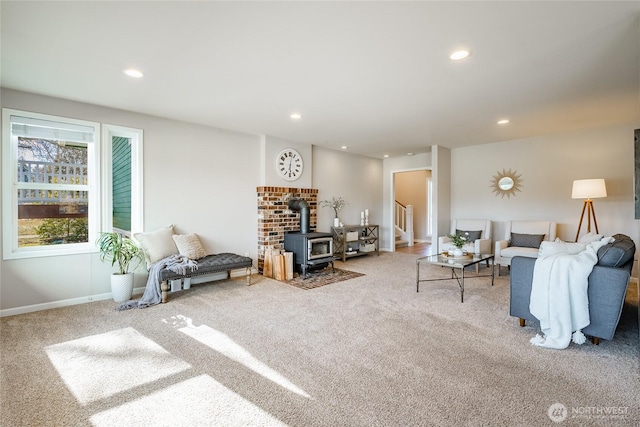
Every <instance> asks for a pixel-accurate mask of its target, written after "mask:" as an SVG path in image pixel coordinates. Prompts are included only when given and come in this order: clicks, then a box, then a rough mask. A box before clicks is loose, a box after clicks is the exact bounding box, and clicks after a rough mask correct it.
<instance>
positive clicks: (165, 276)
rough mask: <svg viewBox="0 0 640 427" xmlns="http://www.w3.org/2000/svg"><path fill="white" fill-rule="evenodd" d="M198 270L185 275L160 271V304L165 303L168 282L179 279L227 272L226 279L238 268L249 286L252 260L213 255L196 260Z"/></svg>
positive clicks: (225, 254) (227, 255) (164, 270)
mask: <svg viewBox="0 0 640 427" xmlns="http://www.w3.org/2000/svg"><path fill="white" fill-rule="evenodd" d="M197 262H198V268H197V269H195V270H193V271H189V270H188V271H187V272H186V274H180V273H176V272H174V271H171V270H169V269H167V268H164V269H162V270H160V282H161V285H160V289H161V291H162V302H166V301H167V293H168V291H169V284H168V282H170V281H174V280H181V279H190V278H192V277H198V276H205V275H208V274H213V273H220V272H223V271H226V272H227V277H230V275H231V270H237V269H240V268H245V269H246V275H247V285H250V284H251V267H252V266H253V262H252V259H251V258H249V257H247V256H241V255H237V254H232V253H221V254H214V255H207V256H205V257H204V258H200V259H199V260H197Z"/></svg>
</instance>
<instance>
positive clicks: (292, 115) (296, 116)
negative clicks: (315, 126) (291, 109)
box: [289, 113, 302, 120]
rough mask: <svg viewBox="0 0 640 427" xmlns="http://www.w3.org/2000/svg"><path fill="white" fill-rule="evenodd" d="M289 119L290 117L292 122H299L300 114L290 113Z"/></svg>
mask: <svg viewBox="0 0 640 427" xmlns="http://www.w3.org/2000/svg"><path fill="white" fill-rule="evenodd" d="M289 117H291V118H292V119H293V120H300V119H301V118H302V114H300V113H291V115H290V116H289Z"/></svg>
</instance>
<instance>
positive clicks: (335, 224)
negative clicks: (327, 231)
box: [333, 217, 340, 227]
mask: <svg viewBox="0 0 640 427" xmlns="http://www.w3.org/2000/svg"><path fill="white" fill-rule="evenodd" d="M333 226H334V227H340V218H338V217H335V218H333Z"/></svg>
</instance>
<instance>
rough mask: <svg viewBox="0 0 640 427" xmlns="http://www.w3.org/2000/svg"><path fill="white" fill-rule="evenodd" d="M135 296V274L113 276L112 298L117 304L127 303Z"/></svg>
mask: <svg viewBox="0 0 640 427" xmlns="http://www.w3.org/2000/svg"><path fill="white" fill-rule="evenodd" d="M132 295H133V273H127V274H112V275H111V296H112V297H113V300H114V301H115V302H125V301H129V300H130V299H131V296H132Z"/></svg>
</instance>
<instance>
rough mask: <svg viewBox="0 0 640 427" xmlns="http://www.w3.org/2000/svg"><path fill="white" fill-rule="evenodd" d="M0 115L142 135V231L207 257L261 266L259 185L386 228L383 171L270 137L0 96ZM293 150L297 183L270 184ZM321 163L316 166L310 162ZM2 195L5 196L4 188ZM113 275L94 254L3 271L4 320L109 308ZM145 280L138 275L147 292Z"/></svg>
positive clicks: (323, 220) (321, 221) (321, 222)
mask: <svg viewBox="0 0 640 427" xmlns="http://www.w3.org/2000/svg"><path fill="white" fill-rule="evenodd" d="M1 95H2V96H1V104H2V107H3V108H15V109H20V110H26V111H34V112H38V113H44V114H52V115H57V116H62V117H72V118H78V119H84V120H91V121H96V122H101V123H109V124H113V125H119V126H126V127H131V128H140V129H143V131H144V215H145V218H144V228H145V230H146V231H152V230H156V229H158V228H161V227H165V226H167V225H169V224H174V225H175V227H176V230H177V232H178V233H180V234H184V233H192V232H193V233H197V234H198V236H199V237H200V239H201V240H202V242H203V244H204V246H205V248H206V249H207V251H208V252H209V253H216V252H235V253H240V254H244V253H245V252H248V253H249V255H250V256H251V257H252V258H253V259H254V260H256V259H257V245H258V243H257V234H258V231H257V223H258V222H257V215H258V214H257V193H256V188H257V187H258V186H261V185H269V186H287V187H291V186H293V187H302V188H317V189H318V190H319V194H318V197H319V200H323V199H330V198H331V197H332V196H334V195H335V196H338V195H342V196H343V197H344V198H345V199H346V200H347V202H348V203H349V204H348V205H347V206H346V207H345V209H344V210H343V211H342V212H341V217H342V218H343V221H344V222H345V223H353V222H355V221H356V220H357V221H358V222H359V212H360V211H361V210H364V209H365V208H367V209H369V211H370V216H371V223H376V222H379V221H381V218H382V196H381V194H382V161H381V160H378V159H373V158H368V157H362V156H357V155H353V154H350V153H346V152H341V151H333V150H326V149H321V148H318V147H312V146H310V145H308V144H298V143H295V142H291V141H286V140H282V139H279V138H275V137H270V136H258V135H249V134H242V133H237V132H231V131H225V130H221V129H215V128H211V127H205V126H200V125H194V124H190V123H184V122H178V121H172V120H167V119H164V118H160V117H153V116H147V115H142V114H137V113H132V112H127V111H121V110H114V109H110V108H105V107H100V106H95V105H88V104H82V103H77V102H73V101H67V100H62V99H57V98H50V97H45V96H39V95H34V94H30V93H24V92H18V91H13V90H9V89H4V88H3V89H2V92H1ZM288 146H292V147H294V148H296V149H298V151H300V153H301V154H302V155H303V157H304V161H305V171H304V174H303V176H302V177H301V178H300V179H299V180H296V181H293V182H289V181H285V180H283V179H281V178H279V177H277V176H276V175H275V172H274V171H275V169H274V166H273V163H274V161H275V160H274V157H275V155H276V154H277V153H278V152H279V151H280V150H281V149H282V148H285V147H288ZM316 157H317V158H316ZM0 187H1V186H0ZM0 212H1V209H0ZM332 218H333V212H332V211H331V209H329V208H324V209H320V210H319V212H318V230H320V231H330V227H331V225H332ZM110 273H111V268H110V265H108V264H105V263H101V262H100V261H99V259H98V254H97V253H91V254H82V255H69V256H57V257H43V258H31V259H19V260H2V261H0V314H2V315H10V314H17V313H19V312H25V311H33V310H37V309H46V308H52V307H56V306H62V305H68V304H74V303H83V302H88V301H91V300H93V299H103V298H109V297H110V295H109V293H110V285H109V276H110ZM146 278H147V274H146V271H138V272H137V273H136V286H137V287H144V285H145V282H146Z"/></svg>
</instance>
